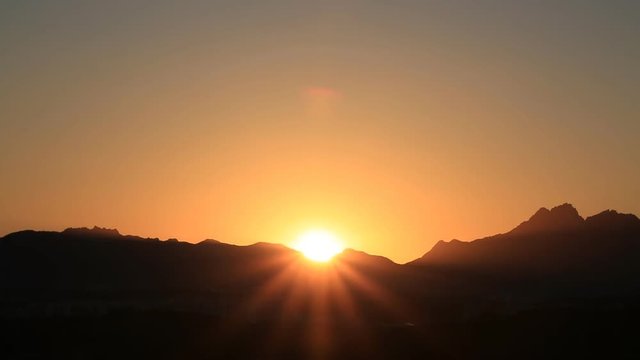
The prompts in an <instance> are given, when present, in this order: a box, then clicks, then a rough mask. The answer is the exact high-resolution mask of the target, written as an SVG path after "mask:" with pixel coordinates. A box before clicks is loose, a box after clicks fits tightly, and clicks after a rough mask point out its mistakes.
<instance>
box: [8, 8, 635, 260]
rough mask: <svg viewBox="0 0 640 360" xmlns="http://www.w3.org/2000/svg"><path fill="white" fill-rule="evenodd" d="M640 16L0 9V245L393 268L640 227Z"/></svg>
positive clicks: (600, 12) (613, 12)
mask: <svg viewBox="0 0 640 360" xmlns="http://www.w3.org/2000/svg"><path fill="white" fill-rule="evenodd" d="M638 39H640V2H637V1H633V0H632V1H616V0H613V1H612V0H607V1H604V0H603V1H588V0H583V1H533V0H531V1H527V0H523V1H509V0H502V1H498V0H495V1H478V0H470V1H453V0H452V1H426V0H420V1H417V0H416V1H413V0H398V1H382V0H369V1H364V0H316V1H305V0H283V1H280V0H273V1H263V0H256V1H243V0H229V1H211V0H210V1H180V2H176V1H157V0H156V1H143V0H140V1H119V0H115V1H103V2H88V1H57V0H52V1H46V2H44V1H26V0H15V1H10V0H0V234H6V233H9V232H12V231H17V230H21V229H41V230H45V229H46V230H62V229H64V228H67V227H79V226H89V227H91V226H94V225H98V226H103V227H109V228H118V229H119V230H120V231H121V232H122V233H126V234H136V235H141V236H149V237H160V238H170V237H175V238H179V239H181V240H184V241H190V242H198V241H200V240H202V239H205V238H215V239H218V240H220V241H223V242H228V243H234V244H251V243H255V242H258V241H267V242H281V243H285V244H289V243H291V242H292V241H293V240H294V239H295V238H296V237H297V236H298V234H300V233H302V232H304V231H306V230H308V229H325V230H328V231H331V232H334V233H335V234H336V235H337V236H338V237H340V238H341V239H342V241H343V242H344V244H345V245H346V246H348V247H353V248H357V249H360V250H363V251H366V252H369V253H373V254H379V255H384V256H387V257H389V258H391V259H392V260H394V261H396V262H401V263H402V262H406V261H410V260H412V259H415V258H417V257H419V256H421V255H422V254H423V253H425V252H426V251H428V250H429V249H430V248H431V247H432V246H433V245H434V244H435V243H436V242H437V241H438V240H449V239H453V238H457V239H461V240H472V239H475V238H479V237H484V236H488V235H492V234H496V233H501V232H505V231H508V230H510V229H511V228H513V227H515V226H516V225H517V224H519V223H520V222H521V221H524V220H526V219H527V218H528V217H529V216H530V215H532V214H533V213H534V212H535V211H536V210H537V209H538V208H540V207H543V206H545V207H552V206H554V205H558V204H561V203H564V202H570V203H572V204H574V205H575V206H576V207H577V208H578V210H579V211H580V212H581V214H582V215H583V216H589V215H593V214H595V213H598V212H600V211H602V210H605V209H616V210H618V211H621V212H631V213H636V214H640V146H638V145H639V142H638V139H639V138H640V65H639V64H640V41H638Z"/></svg>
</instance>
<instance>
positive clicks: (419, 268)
mask: <svg viewBox="0 0 640 360" xmlns="http://www.w3.org/2000/svg"><path fill="white" fill-rule="evenodd" d="M638 260H640V220H639V219H638V218H637V217H636V216H635V215H630V214H619V213H617V212H615V211H612V210H607V211H604V212H601V213H599V214H597V215H594V216H590V217H587V218H586V219H585V218H582V217H581V216H580V215H579V214H578V212H577V211H576V210H575V208H573V206H571V205H569V204H563V205H561V206H558V207H554V208H552V209H544V208H543V209H540V210H539V211H537V212H536V213H535V214H534V215H533V216H532V217H531V218H530V219H528V220H527V221H525V222H523V223H522V224H520V225H518V226H517V227H515V228H514V229H513V230H511V231H509V232H507V233H504V234H498V235H494V236H490V237H486V238H482V239H478V240H475V241H471V242H463V241H459V240H451V241H448V242H444V241H441V242H438V243H437V244H436V245H435V246H434V247H433V248H432V249H431V250H430V251H429V252H427V253H426V254H425V255H424V256H422V257H421V258H419V259H416V260H414V261H412V262H410V263H408V264H404V265H399V264H395V263H393V262H392V261H390V260H389V259H387V258H384V257H381V256H373V255H369V254H366V253H363V252H360V251H357V250H352V249H348V250H345V251H344V252H343V253H342V254H340V255H338V256H336V257H335V259H334V260H333V261H332V262H330V263H328V264H313V263H310V262H309V261H307V260H305V259H304V258H303V257H302V256H301V254H299V253H298V252H296V251H295V250H292V249H289V248H287V247H285V246H283V245H279V244H269V243H256V244H253V245H249V246H237V245H231V244H225V243H222V242H219V241H217V240H212V239H208V240H204V241H202V242H200V243H197V244H191V243H186V242H180V241H177V240H176V239H168V240H164V241H163V240H160V239H157V238H143V237H138V236H131V235H122V234H120V233H119V232H118V231H117V230H115V229H104V228H98V227H94V228H92V229H88V228H70V229H66V230H64V231H62V232H52V231H31V230H27V231H20V232H16V233H12V234H9V235H6V236H4V237H2V238H0V324H4V325H5V328H6V329H10V331H7V332H5V333H3V336H0V345H2V346H0V357H3V358H33V357H34V354H35V357H40V358H51V357H52V356H50V355H51V354H57V355H60V356H59V357H61V358H68V357H71V358H73V357H76V358H77V357H80V358H105V359H106V358H114V357H118V358H122V355H123V354H129V355H128V356H127V355H125V358H141V357H152V358H176V359H177V358H278V359H282V358H289V359H298V358H318V359H320V358H367V359H375V358H378V359H388V358H439V359H474V358H496V359H511V358H514V357H518V358H528V359H537V358H563V359H565V358H575V357H581V358H588V357H590V356H591V357H596V358H601V357H605V356H607V355H610V354H611V353H610V351H611V350H610V349H617V351H618V353H619V354H620V353H622V354H623V355H624V354H626V355H628V356H629V358H637V356H636V355H637V354H638V353H639V352H640V349H638V348H637V346H636V343H637V341H636V339H635V338H636V337H635V336H634V335H633V334H635V333H634V330H633V329H635V328H634V327H633V328H630V326H629V322H630V321H631V322H632V323H633V324H635V323H634V321H636V320H633V319H637V320H640V308H639V307H638V306H637V304H638V303H640V265H639V264H640V261H638ZM630 319H631V320H630ZM636 322H637V321H636ZM322 331H326V332H325V333H322ZM323 334H324V335H323ZM322 336H330V339H331V341H332V343H331V345H332V346H331V347H327V343H322V342H321V343H318V342H317V341H325V340H326V339H327V338H325V340H322V339H323V337H322ZM319 339H320V340H319ZM585 344H586V345H585ZM105 349H106V350H105ZM131 349H135V352H131ZM2 355H6V356H2ZM554 355H555V356H554ZM622 357H624V356H622Z"/></svg>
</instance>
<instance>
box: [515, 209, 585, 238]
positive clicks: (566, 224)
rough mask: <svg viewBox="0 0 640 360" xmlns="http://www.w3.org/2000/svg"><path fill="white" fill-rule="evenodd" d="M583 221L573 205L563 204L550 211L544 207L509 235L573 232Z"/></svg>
mask: <svg viewBox="0 0 640 360" xmlns="http://www.w3.org/2000/svg"><path fill="white" fill-rule="evenodd" d="M584 221H585V220H584V219H583V218H582V216H580V214H579V213H578V210H576V208H575V207H574V206H573V205H571V204H569V203H564V204H562V205H558V206H556V207H553V208H551V210H549V209H547V208H545V207H543V208H540V209H539V210H538V211H536V213H535V214H533V216H531V217H530V218H529V220H527V221H525V222H523V223H522V224H520V225H518V226H517V227H516V228H515V229H513V230H512V231H511V233H514V234H530V233H539V232H549V231H563V230H573V229H576V228H578V227H580V226H582V225H583V224H584Z"/></svg>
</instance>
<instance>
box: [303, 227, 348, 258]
mask: <svg viewBox="0 0 640 360" xmlns="http://www.w3.org/2000/svg"><path fill="white" fill-rule="evenodd" d="M293 248H294V249H296V250H298V251H300V252H301V253H302V254H303V255H304V256H306V257H307V258H308V259H310V260H313V261H317V262H327V261H329V260H331V258H333V257H334V256H336V255H338V254H339V253H341V252H342V250H344V247H343V246H342V244H341V243H340V241H339V240H338V238H337V237H336V236H335V235H333V234H332V233H330V232H328V231H325V230H309V231H307V232H304V233H302V234H300V236H298V238H297V239H296V240H295V241H294V242H293Z"/></svg>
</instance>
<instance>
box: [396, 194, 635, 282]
mask: <svg viewBox="0 0 640 360" xmlns="http://www.w3.org/2000/svg"><path fill="white" fill-rule="evenodd" d="M638 259H640V219H638V218H637V217H636V216H635V215H632V214H620V213H617V212H616V211H612V210H607V211H604V212H601V213H599V214H597V215H594V216H591V217H588V218H586V219H584V218H582V217H581V216H580V215H579V214H578V212H577V211H576V209H575V208H574V207H573V206H572V205H570V204H563V205H560V206H557V207H554V208H552V209H551V210H549V209H546V208H541V209H540V210H538V211H537V212H536V213H535V214H534V215H533V216H532V217H531V218H530V219H529V220H527V221H525V222H523V223H521V224H520V225H518V226H517V227H516V228H514V229H513V230H511V231H509V232H507V233H504V234H498V235H494V236H490V237H486V238H482V239H478V240H474V241H470V242H463V241H459V240H452V241H448V242H447V241H439V242H438V243H437V244H436V245H435V246H434V247H433V248H432V249H431V250H430V251H429V252H427V253H426V254H424V255H423V256H422V257H420V258H419V259H416V260H414V261H412V262H410V263H408V265H409V266H418V267H426V268H432V269H433V268H438V269H441V270H443V271H445V270H446V271H450V272H455V273H457V274H460V273H464V274H467V275H469V276H482V275H484V276H486V277H488V278H491V279H492V280H493V281H494V285H495V284H501V285H504V284H505V283H507V282H511V283H512V284H515V286H522V287H524V288H529V289H532V286H534V285H535V288H536V289H537V291H539V290H540V289H541V288H551V289H553V290H554V293H555V294H559V293H562V294H565V292H566V291H583V292H589V293H591V294H597V293H600V294H602V293H607V292H615V293H625V292H635V291H638V290H639V289H640V287H639V286H638V285H639V283H638V281H637V280H636V279H637V276H638V275H640V264H639V262H638V261H637V260H638Z"/></svg>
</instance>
